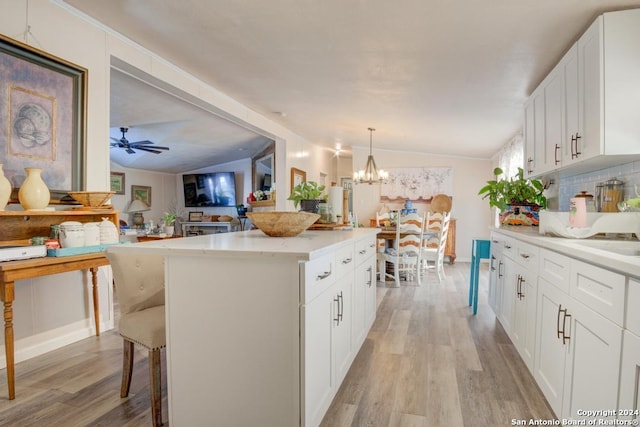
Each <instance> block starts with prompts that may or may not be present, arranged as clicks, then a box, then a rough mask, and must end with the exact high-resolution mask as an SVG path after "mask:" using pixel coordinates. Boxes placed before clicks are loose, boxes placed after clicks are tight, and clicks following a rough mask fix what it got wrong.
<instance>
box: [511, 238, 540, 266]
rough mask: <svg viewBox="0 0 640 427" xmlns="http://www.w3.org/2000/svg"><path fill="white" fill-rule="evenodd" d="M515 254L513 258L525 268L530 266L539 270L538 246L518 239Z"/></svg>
mask: <svg viewBox="0 0 640 427" xmlns="http://www.w3.org/2000/svg"><path fill="white" fill-rule="evenodd" d="M514 244H515V247H514V255H513V260H514V261H515V262H517V263H518V264H520V265H521V266H523V267H525V268H529V269H531V270H534V271H536V272H537V271H538V258H539V255H538V252H539V248H538V247H537V246H533V245H530V244H528V243H524V242H520V241H516V242H514Z"/></svg>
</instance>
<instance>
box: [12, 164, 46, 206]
mask: <svg viewBox="0 0 640 427" xmlns="http://www.w3.org/2000/svg"><path fill="white" fill-rule="evenodd" d="M24 171H25V172H26V173H27V177H26V178H25V180H24V182H23V183H22V185H21V186H20V190H19V191H18V200H20V204H21V205H22V207H23V208H24V209H25V210H34V209H44V208H46V207H47V206H48V205H49V199H50V197H51V194H50V193H49V189H48V188H47V184H45V183H44V181H43V180H42V176H41V175H40V174H41V173H42V169H39V168H24Z"/></svg>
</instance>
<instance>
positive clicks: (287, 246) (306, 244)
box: [107, 228, 379, 261]
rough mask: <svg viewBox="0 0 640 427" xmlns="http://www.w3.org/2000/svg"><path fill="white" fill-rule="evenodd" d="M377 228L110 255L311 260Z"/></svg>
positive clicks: (219, 237) (248, 234) (232, 237)
mask: <svg viewBox="0 0 640 427" xmlns="http://www.w3.org/2000/svg"><path fill="white" fill-rule="evenodd" d="M378 231H379V230H378V229H377V228H356V229H351V230H336V231H304V232H303V233H302V234H300V235H298V236H296V237H269V236H267V235H266V234H264V233H263V232H262V231H260V230H251V231H241V232H235V233H219V234H208V235H202V236H193V237H183V238H179V239H164V240H155V241H150V242H142V243H134V244H127V245H114V246H110V247H109V248H108V249H107V250H108V251H109V252H115V251H118V252H120V251H127V252H131V253H145V254H157V255H194V254H211V255H217V256H238V255H239V254H241V255H243V256H275V257H292V258H296V259H299V260H303V261H306V260H312V259H314V258H317V257H319V256H321V255H324V254H326V253H329V252H331V251H332V250H334V249H335V248H337V247H338V246H340V245H341V244H342V243H343V242H345V241H347V240H349V239H356V240H357V239H361V238H365V237H367V236H374V235H375V234H376V233H377V232H378Z"/></svg>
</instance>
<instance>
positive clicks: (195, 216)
mask: <svg viewBox="0 0 640 427" xmlns="http://www.w3.org/2000/svg"><path fill="white" fill-rule="evenodd" d="M203 215H204V212H202V211H193V212H189V222H202V216H203Z"/></svg>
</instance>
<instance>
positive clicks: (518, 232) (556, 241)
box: [493, 226, 640, 278]
mask: <svg viewBox="0 0 640 427" xmlns="http://www.w3.org/2000/svg"><path fill="white" fill-rule="evenodd" d="M493 231H496V232H498V233H502V234H504V235H506V236H509V237H512V238H515V239H518V240H522V241H524V242H527V243H531V244H534V245H536V246H539V247H542V248H546V249H549V250H552V251H555V252H559V253H561V254H562V255H565V256H569V257H572V258H575V259H578V260H581V261H585V262H588V263H590V264H593V265H597V266H600V267H604V268H606V269H608V270H613V271H617V272H620V273H622V274H625V275H630V276H634V277H637V278H640V255H635V256H631V255H622V254H618V253H614V252H611V251H608V250H604V249H600V248H596V247H590V246H587V245H589V244H593V243H595V244H598V243H596V242H606V244H611V245H616V246H618V247H623V246H624V247H627V246H628V247H633V248H634V249H637V250H640V240H638V239H633V240H619V239H618V240H613V239H606V238H598V237H595V238H589V239H567V238H563V237H551V236H546V235H542V234H540V233H539V229H538V227H516V226H505V227H500V228H493ZM613 242H616V243H613Z"/></svg>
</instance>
